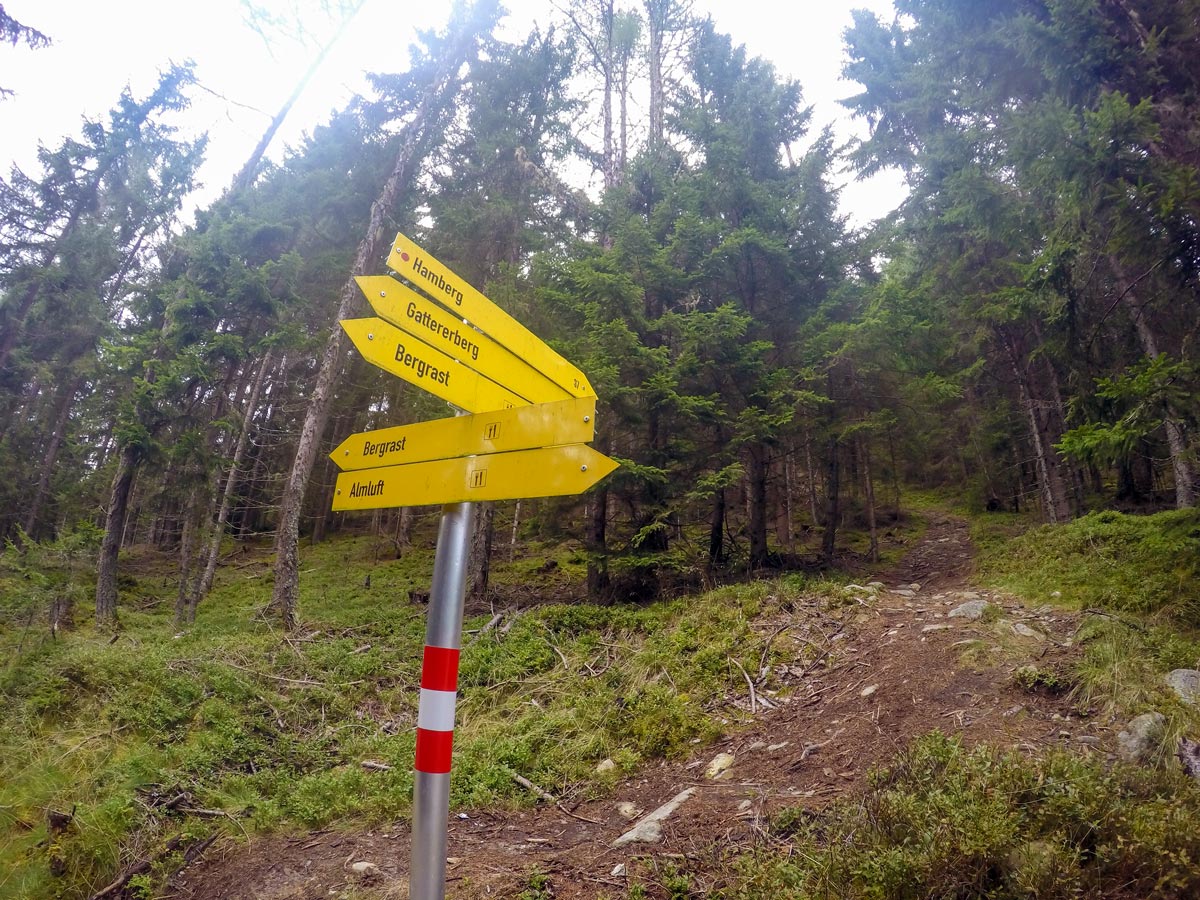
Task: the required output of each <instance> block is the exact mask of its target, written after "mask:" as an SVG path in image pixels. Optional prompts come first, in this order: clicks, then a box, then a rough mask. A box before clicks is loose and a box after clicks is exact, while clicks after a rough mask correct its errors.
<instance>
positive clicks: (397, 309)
mask: <svg viewBox="0 0 1200 900" xmlns="http://www.w3.org/2000/svg"><path fill="white" fill-rule="evenodd" d="M388 265H390V266H391V267H392V268H393V269H394V270H395V271H396V272H398V273H399V274H400V276H401V277H403V278H405V279H407V280H408V281H409V282H410V283H412V284H413V285H414V286H416V287H417V288H419V289H420V290H423V291H425V292H426V293H428V294H429V295H430V296H432V297H433V298H434V299H435V300H436V301H437V303H432V302H430V301H429V300H427V299H425V298H424V297H422V296H421V295H420V294H418V293H416V292H415V291H413V290H411V289H409V288H408V287H406V286H405V285H403V284H401V283H400V282H398V281H396V280H395V279H394V278H390V277H388V276H371V277H363V278H358V279H357V281H358V286H359V288H360V289H361V290H362V292H363V293H364V294H365V295H366V296H367V299H368V300H370V302H371V306H372V307H373V308H374V310H375V312H376V313H378V314H379V316H380V318H378V319H373V318H370V319H345V320H343V321H342V327H343V328H344V329H345V330H346V333H347V334H348V335H350V339H351V340H352V341H353V342H354V346H355V347H357V348H358V350H359V352H360V353H361V354H362V355H363V358H364V359H366V360H367V361H368V362H370V363H372V364H374V365H376V366H379V367H380V368H381V369H384V370H386V371H388V372H391V373H392V374H393V375H398V376H399V377H400V378H403V379H404V380H405V381H407V382H410V383H411V384H415V385H416V386H417V387H420V388H423V389H425V390H426V391H428V392H429V393H431V394H433V395H434V396H437V397H441V398H442V399H443V400H447V401H449V402H450V403H452V404H453V405H455V406H457V407H459V409H460V410H465V411H466V412H468V413H474V415H461V414H460V415H458V416H456V417H454V418H448V419H437V420H434V421H431V422H419V423H417V424H415V425H400V426H397V427H395V428H384V429H381V430H379V431H369V432H365V433H362V434H353V435H351V436H350V437H348V438H346V440H344V441H343V442H342V443H341V444H340V445H339V446H338V448H337V449H336V450H334V451H333V453H331V454H330V457H331V458H332V459H333V461H334V462H335V463H337V464H338V466H339V467H340V468H341V469H342V470H343V471H342V472H341V474H339V475H338V479H337V484H336V486H335V489H334V498H333V508H334V510H338V511H343V510H364V509H382V508H386V507H394V506H427V505H432V504H437V503H441V504H445V506H444V507H443V509H442V521H441V525H440V526H439V528H438V545H437V551H436V553H435V555H434V563H433V579H432V583H431V585H430V592H429V617H428V620H427V622H426V628H425V655H424V658H423V661H422V667H421V697H420V701H419V704H418V708H417V742H416V751H415V760H414V764H413V768H414V774H413V822H412V853H411V858H412V865H411V866H410V868H409V878H408V886H409V896H410V897H412V898H413V900H441V898H443V897H445V893H446V852H447V849H446V848H447V841H446V817H447V815H448V814H449V809H450V781H449V777H450V767H451V759H452V749H453V737H454V697H455V686H456V685H457V681H458V657H459V650H460V648H461V646H462V619H463V601H464V597H465V594H466V575H467V563H468V561H469V558H470V544H471V536H472V532H473V529H474V524H473V520H474V508H475V507H474V505H473V504H474V501H483V500H518V499H522V498H525V497H558V496H564V495H571V494H579V493H582V492H583V491H585V490H587V489H588V488H590V487H591V486H592V485H594V484H596V482H598V481H600V479H602V478H604V477H605V476H606V475H608V474H610V473H611V472H612V471H613V470H614V469H616V468H617V463H616V461H615V460H612V459H609V458H608V457H607V456H605V455H603V454H602V453H597V452H596V451H595V450H593V449H592V448H591V447H588V446H587V445H586V443H585V442H586V441H590V440H591V439H592V438H593V437H594V436H595V425H596V423H595V418H596V393H595V391H593V390H592V386H591V385H590V384H588V380H587V378H585V377H584V375H583V373H582V372H580V371H579V370H578V369H577V368H575V366H573V365H571V364H570V363H569V362H567V361H566V360H565V359H563V358H562V357H561V356H559V355H558V354H557V353H555V352H554V351H553V350H551V349H550V348H549V347H547V346H546V345H545V344H544V343H542V341H541V340H539V339H538V338H537V337H536V336H535V335H534V334H533V333H532V332H530V331H529V330H528V329H527V328H525V326H524V325H522V324H521V323H520V322H518V321H517V320H516V319H514V318H513V317H512V316H510V315H509V314H508V313H506V312H504V310H502V309H500V307H498V306H497V305H496V304H494V303H493V302H492V301H491V300H489V299H488V298H487V297H485V296H483V294H481V293H479V291H477V290H475V289H474V288H473V287H471V286H470V285H469V284H467V283H466V282H465V281H463V280H462V279H461V278H459V277H458V276H457V275H455V274H454V273H453V272H451V271H450V270H449V269H447V268H446V267H445V266H444V265H442V264H441V263H440V262H438V261H437V260H436V259H434V258H433V257H432V256H430V255H429V254H428V253H426V252H425V251H424V250H421V249H420V248H419V247H417V246H416V245H415V244H413V242H412V241H410V240H409V239H408V238H406V237H405V236H404V235H402V234H400V235H397V236H396V240H395V241H394V242H393V244H392V252H391V254H390V255H389V256H388ZM438 304H440V306H439V305H438Z"/></svg>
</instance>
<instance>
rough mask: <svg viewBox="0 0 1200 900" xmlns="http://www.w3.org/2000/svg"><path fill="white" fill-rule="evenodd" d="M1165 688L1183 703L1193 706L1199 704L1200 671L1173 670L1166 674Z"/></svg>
mask: <svg viewBox="0 0 1200 900" xmlns="http://www.w3.org/2000/svg"><path fill="white" fill-rule="evenodd" d="M1167 686H1168V687H1169V688H1170V689H1171V690H1173V691H1174V692H1175V696H1177V697H1178V698H1179V699H1180V700H1182V701H1183V702H1184V703H1189V704H1191V705H1192V706H1195V705H1196V704H1197V703H1200V671H1197V670H1196V669H1175V670H1173V671H1171V672H1168V673H1167Z"/></svg>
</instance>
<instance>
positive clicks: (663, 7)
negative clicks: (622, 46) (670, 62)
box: [643, 0, 675, 152]
mask: <svg viewBox="0 0 1200 900" xmlns="http://www.w3.org/2000/svg"><path fill="white" fill-rule="evenodd" d="M673 2H675V0H643V3H644V4H645V7H646V26H647V31H648V35H649V47H648V50H647V59H646V61H647V64H648V68H649V77H650V134H649V137H648V139H647V144H648V146H649V148H650V150H651V151H652V152H653V151H655V150H657V149H658V148H659V147H661V146H662V143H663V136H664V134H665V133H666V130H665V128H664V120H663V39H664V36H665V34H666V28H667V17H668V14H669V10H670V8H671V4H672V3H673Z"/></svg>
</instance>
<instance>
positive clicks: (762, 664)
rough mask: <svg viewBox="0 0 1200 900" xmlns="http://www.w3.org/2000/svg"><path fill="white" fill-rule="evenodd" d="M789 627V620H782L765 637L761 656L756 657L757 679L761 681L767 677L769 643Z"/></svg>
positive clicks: (790, 624)
mask: <svg viewBox="0 0 1200 900" xmlns="http://www.w3.org/2000/svg"><path fill="white" fill-rule="evenodd" d="M791 627H792V623H791V622H784V623H783V624H782V625H780V626H779V627H778V628H776V629H775V630H774V631H772V632H771V634H770V636H769V637H768V638H767V642H766V644H764V645H763V650H762V656H760V657H759V658H758V679H759V681H762V680H763V679H765V678H766V677H767V656H768V655H769V654H770V652H771V644H773V643H774V642H775V638H777V637H779V635H781V634H783V632H785V631H787V630H788V629H789V628H791Z"/></svg>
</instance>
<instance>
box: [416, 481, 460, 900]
mask: <svg viewBox="0 0 1200 900" xmlns="http://www.w3.org/2000/svg"><path fill="white" fill-rule="evenodd" d="M474 522H475V507H474V504H471V503H451V504H448V505H447V506H444V507H443V508H442V522H441V526H440V527H439V529H438V541H437V551H436V552H435V554H434V561H433V583H432V585H431V586H430V591H429V617H428V620H427V622H426V625H425V657H424V660H423V662H422V665H421V700H420V705H419V707H418V712H417V756H416V763H415V765H414V769H415V772H414V777H413V821H412V866H411V868H410V869H409V876H408V892H409V897H410V900H443V898H444V897H445V896H446V839H447V827H448V824H449V817H450V751H451V745H452V742H453V738H454V701H455V696H456V692H457V690H458V655H459V649H460V647H461V644H462V622H463V602H464V598H465V596H466V589H467V565H468V562H469V560H470V555H471V536H472V535H471V532H472V526H473V525H474Z"/></svg>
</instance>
